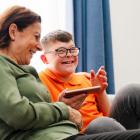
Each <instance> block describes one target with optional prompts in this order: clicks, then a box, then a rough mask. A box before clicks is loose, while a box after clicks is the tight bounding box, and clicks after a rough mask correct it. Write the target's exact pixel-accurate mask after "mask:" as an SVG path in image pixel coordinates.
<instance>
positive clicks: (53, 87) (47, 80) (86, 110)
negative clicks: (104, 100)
mask: <svg viewBox="0 0 140 140" xmlns="http://www.w3.org/2000/svg"><path fill="white" fill-rule="evenodd" d="M39 77H40V79H41V81H42V82H43V83H44V85H46V87H47V89H48V91H49V92H50V93H51V99H52V101H53V102H55V101H57V100H58V95H59V93H60V92H62V90H64V89H66V88H68V89H80V88H85V87H91V83H90V80H89V79H87V78H86V76H85V74H84V72H83V74H78V73H73V74H72V75H71V78H70V80H69V81H67V82H63V81H61V80H60V79H59V76H57V75H56V74H54V73H52V72H51V71H50V70H49V69H45V70H44V71H42V72H40V73H39ZM97 96H98V95H97ZM97 106H98V105H97V102H96V96H95V94H89V95H88V96H87V97H86V99H85V101H84V103H83V105H82V107H81V108H80V109H79V111H80V113H81V114H82V116H83V129H84V128H85V127H86V126H87V125H88V124H89V123H90V122H91V121H92V120H93V119H95V118H97V117H99V116H103V113H102V112H100V111H99V110H98V107H97Z"/></svg>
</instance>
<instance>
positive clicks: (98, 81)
mask: <svg viewBox="0 0 140 140" xmlns="http://www.w3.org/2000/svg"><path fill="white" fill-rule="evenodd" d="M90 81H91V84H92V86H97V85H98V86H101V90H100V91H101V92H103V91H104V90H106V88H107V86H108V83H107V75H106V72H105V69H104V66H101V67H100V68H99V70H98V71H97V73H96V74H95V73H94V70H91V71H90Z"/></svg>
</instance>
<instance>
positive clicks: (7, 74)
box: [0, 6, 140, 140]
mask: <svg viewBox="0 0 140 140" xmlns="http://www.w3.org/2000/svg"><path fill="white" fill-rule="evenodd" d="M40 24H41V18H40V16H39V15H38V14H36V13H34V12H33V11H31V10H29V9H27V8H25V7H22V6H13V7H10V8H9V9H8V10H6V11H5V12H4V13H3V14H2V15H1V16H0V139H1V140H62V139H64V138H66V139H73V140H78V139H80V140H81V139H83V140H86V139H94V140H96V139H98V140H100V139H101V140H102V139H103V138H104V140H110V139H114V140H118V139H122V138H124V140H127V139H129V138H131V140H133V139H135V140H137V139H140V131H139V130H136V131H122V130H124V129H122V127H120V129H119V127H118V129H114V131H115V130H119V131H117V132H108V133H100V134H88V132H89V131H85V132H87V134H78V133H79V131H78V128H79V127H80V126H81V122H82V118H81V115H80V113H79V112H78V111H76V110H75V109H72V108H71V107H69V106H67V105H65V104H64V103H62V102H56V103H51V101H50V96H49V94H48V92H47V91H46V89H45V87H44V86H43V85H42V83H41V82H40V80H39V77H38V74H37V72H36V71H35V69H34V68H33V67H30V66H27V65H28V64H29V63H30V60H31V58H32V56H33V54H34V53H36V51H38V50H41V46H40V32H41V25H40ZM102 120H103V119H102ZM105 120H106V119H105ZM101 122H102V121H101ZM110 122H111V123H110ZM107 123H108V124H113V123H114V124H117V122H115V121H114V120H113V121H112V120H110V119H109V121H107ZM93 124H94V122H93ZM99 124H100V121H99ZM117 125H118V124H117ZM117 125H116V126H117ZM92 127H93V125H91V126H89V128H88V129H90V130H91V129H92ZM110 128H111V126H110ZM88 129H87V130H88ZM101 129H102V128H101ZM111 129H112V128H111ZM111 129H110V130H111ZM93 132H94V131H93ZM73 135H74V136H73ZM126 136H127V137H126Z"/></svg>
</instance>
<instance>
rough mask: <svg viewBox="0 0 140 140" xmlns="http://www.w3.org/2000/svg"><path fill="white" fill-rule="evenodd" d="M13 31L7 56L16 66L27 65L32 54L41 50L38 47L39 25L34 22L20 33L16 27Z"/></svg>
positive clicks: (39, 46)
mask: <svg viewBox="0 0 140 140" xmlns="http://www.w3.org/2000/svg"><path fill="white" fill-rule="evenodd" d="M15 26H16V25H15ZM13 29H14V34H13V36H12V37H13V41H11V44H10V47H9V55H10V56H11V58H12V59H14V60H15V61H16V62H17V63H18V64H20V65H28V64H29V63H30V60H31V58H32V56H33V54H35V53H36V51H38V50H41V49H42V48H41V45H40V33H41V24H40V22H35V23H33V24H32V25H30V26H28V27H27V28H25V29H23V30H22V31H19V30H18V29H17V28H16V27H15V28H13Z"/></svg>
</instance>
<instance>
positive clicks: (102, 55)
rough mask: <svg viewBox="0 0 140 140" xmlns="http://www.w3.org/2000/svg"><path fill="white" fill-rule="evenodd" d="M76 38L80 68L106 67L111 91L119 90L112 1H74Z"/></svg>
mask: <svg viewBox="0 0 140 140" xmlns="http://www.w3.org/2000/svg"><path fill="white" fill-rule="evenodd" d="M73 14H74V40H75V43H76V45H77V46H78V47H80V55H79V66H78V68H77V71H87V72H89V71H90V69H94V70H95V71H97V70H98V69H99V67H100V66H101V65H104V66H105V69H106V72H107V77H108V84H109V86H108V88H107V92H108V94H114V93H115V87H114V72H113V55H112V40H111V27H110V11H109V0H73Z"/></svg>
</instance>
